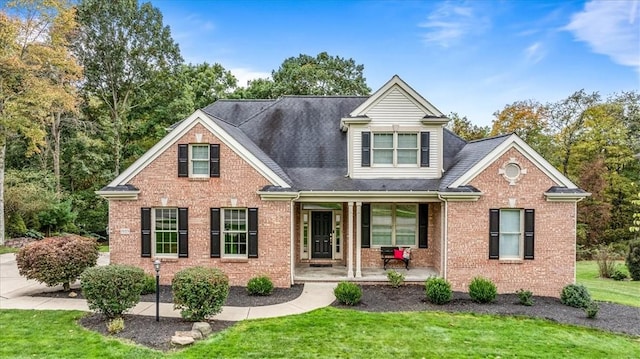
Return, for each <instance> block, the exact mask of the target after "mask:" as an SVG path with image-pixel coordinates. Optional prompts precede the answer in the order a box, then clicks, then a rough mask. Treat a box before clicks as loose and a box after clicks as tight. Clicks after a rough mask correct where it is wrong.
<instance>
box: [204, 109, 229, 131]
mask: <svg viewBox="0 0 640 359" xmlns="http://www.w3.org/2000/svg"><path fill="white" fill-rule="evenodd" d="M207 107H209V106H207ZM200 110H201V111H202V112H204V113H205V115H207V116H209V117H211V118H215V119H216V120H218V121H222V122H224V123H226V124H227V125H229V126H233V127H238V126H236V125H234V124H233V123H231V122H229V121H227V120H225V119H224V118H220V117H218V116H216V115H214V114H212V113H211V112H208V111H207V110H206V107H205V108H201V109H200Z"/></svg>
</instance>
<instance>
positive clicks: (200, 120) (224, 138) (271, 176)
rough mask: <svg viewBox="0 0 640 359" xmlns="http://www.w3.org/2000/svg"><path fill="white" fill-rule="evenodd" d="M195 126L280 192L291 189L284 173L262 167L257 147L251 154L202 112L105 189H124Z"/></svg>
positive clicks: (176, 129)
mask: <svg viewBox="0 0 640 359" xmlns="http://www.w3.org/2000/svg"><path fill="white" fill-rule="evenodd" d="M196 124H201V125H202V126H204V127H205V128H206V129H207V130H209V131H210V132H211V133H213V134H214V135H215V136H216V137H218V138H219V139H220V141H221V142H222V143H224V144H225V145H226V146H228V147H229V148H231V149H232V150H233V151H234V152H236V153H237V154H238V155H239V156H240V157H241V158H242V159H243V160H245V161H246V162H247V163H249V165H251V166H252V167H253V168H254V169H255V170H256V171H258V173H260V174H261V175H262V176H264V177H265V178H266V179H267V180H269V181H270V182H271V183H272V184H273V185H275V186H280V187H283V188H289V187H290V185H289V183H288V181H287V180H288V178H286V174H285V173H284V171H281V170H280V171H278V170H277V167H276V170H274V169H273V168H272V167H273V166H274V165H275V166H277V165H276V164H275V163H273V164H272V165H271V166H269V165H267V164H266V163H265V162H266V161H265V159H268V157H267V156H266V155H264V156H262V158H260V157H261V156H260V153H259V152H260V150H259V149H258V148H257V147H256V148H255V149H251V150H250V149H249V148H248V146H245V145H244V144H242V143H241V142H240V141H239V140H238V134H233V135H230V134H229V132H228V131H227V130H228V128H227V129H226V130H225V129H224V128H223V127H222V126H221V124H220V123H217V122H216V121H214V120H213V119H212V118H211V117H210V116H208V115H207V114H206V113H204V112H203V111H201V110H196V111H195V112H194V113H193V114H191V116H189V117H187V118H186V119H185V120H183V121H181V122H180V123H179V124H178V125H177V126H176V127H175V128H174V129H173V130H172V131H171V132H169V133H168V134H167V135H166V136H165V137H164V138H163V139H162V140H160V141H159V142H158V143H156V144H155V145H154V146H153V147H151V148H150V149H149V150H148V151H147V152H145V154H144V155H142V157H140V158H139V159H138V160H136V161H135V162H134V163H133V164H132V165H131V166H129V167H128V168H127V169H126V170H125V171H123V172H122V173H121V174H120V175H119V176H118V177H116V178H115V179H114V180H113V181H111V183H109V184H108V185H107V187H108V188H115V187H118V186H123V185H126V184H127V183H128V182H129V181H130V180H131V179H132V178H133V177H135V176H136V175H137V174H139V173H140V172H141V171H142V170H143V169H144V168H145V167H147V166H148V165H149V164H150V163H151V162H153V161H154V160H155V159H156V158H158V156H160V154H162V153H163V152H164V151H166V150H167V149H168V148H169V147H171V146H173V145H175V143H176V142H178V140H179V139H180V138H182V137H183V136H184V135H185V134H186V133H187V132H188V131H189V130H190V129H191V128H193V127H194V126H195V125H196ZM238 132H240V131H238ZM256 152H258V153H256ZM278 172H280V173H278ZM283 175H284V176H283Z"/></svg>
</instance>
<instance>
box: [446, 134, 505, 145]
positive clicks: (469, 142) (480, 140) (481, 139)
mask: <svg viewBox="0 0 640 359" xmlns="http://www.w3.org/2000/svg"><path fill="white" fill-rule="evenodd" d="M511 135H513V132H511V133H504V134H502V135H495V136H491V137H484V138H479V139H477V140H471V141H467V144H471V143H478V142H482V141H490V140H495V139H497V138H500V137H509V136H511ZM456 136H457V135H456ZM463 141H464V140H463Z"/></svg>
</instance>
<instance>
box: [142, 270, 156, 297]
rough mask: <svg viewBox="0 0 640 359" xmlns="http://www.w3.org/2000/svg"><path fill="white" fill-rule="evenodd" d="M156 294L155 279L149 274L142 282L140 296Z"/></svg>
mask: <svg viewBox="0 0 640 359" xmlns="http://www.w3.org/2000/svg"><path fill="white" fill-rule="evenodd" d="M155 292H156V277H155V276H153V275H151V274H145V275H144V279H143V280H142V291H141V292H140V294H141V295H145V294H151V293H155Z"/></svg>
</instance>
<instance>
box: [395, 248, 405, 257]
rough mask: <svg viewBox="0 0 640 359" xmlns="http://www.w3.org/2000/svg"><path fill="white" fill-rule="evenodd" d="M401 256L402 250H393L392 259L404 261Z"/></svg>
mask: <svg viewBox="0 0 640 359" xmlns="http://www.w3.org/2000/svg"><path fill="white" fill-rule="evenodd" d="M403 254H404V252H403V251H402V249H394V250H393V258H395V259H404V257H403Z"/></svg>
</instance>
